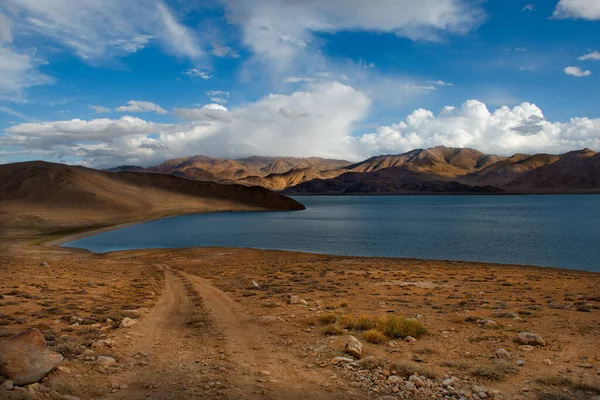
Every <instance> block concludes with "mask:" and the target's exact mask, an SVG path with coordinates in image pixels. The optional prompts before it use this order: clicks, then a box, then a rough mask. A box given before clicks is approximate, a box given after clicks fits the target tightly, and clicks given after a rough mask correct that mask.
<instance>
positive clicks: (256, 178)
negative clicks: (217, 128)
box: [120, 146, 600, 194]
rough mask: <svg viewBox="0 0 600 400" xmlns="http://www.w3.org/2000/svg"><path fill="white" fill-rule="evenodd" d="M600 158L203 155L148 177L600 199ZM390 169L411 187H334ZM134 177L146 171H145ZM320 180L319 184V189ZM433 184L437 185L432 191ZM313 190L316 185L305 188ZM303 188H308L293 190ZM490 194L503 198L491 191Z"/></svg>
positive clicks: (414, 153)
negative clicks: (573, 195) (594, 196)
mask: <svg viewBox="0 0 600 400" xmlns="http://www.w3.org/2000/svg"><path fill="white" fill-rule="evenodd" d="M597 154H598V153H596V152H594V151H592V150H589V149H583V150H579V151H573V152H569V153H566V154H561V155H553V154H515V155H513V156H511V157H503V156H498V155H494V154H486V153H483V152H481V151H478V150H475V149H470V148H453V147H445V146H438V147H433V148H430V149H415V150H411V151H409V152H406V153H402V154H395V155H380V156H375V157H371V158H369V159H367V160H364V161H361V162H358V163H354V164H351V163H349V162H347V161H343V160H328V159H322V158H316V157H311V158H293V157H248V158H244V159H239V160H227V159H215V158H211V157H206V156H202V155H199V156H193V157H185V158H181V159H174V160H169V161H166V162H164V163H162V164H160V165H157V166H155V167H150V168H146V169H144V171H146V172H158V173H166V174H174V175H177V176H181V177H184V178H187V179H195V180H202V181H214V182H221V183H238V184H242V185H247V186H262V187H265V188H268V189H271V190H277V191H284V190H285V191H286V193H305V192H306V191H309V192H311V193H320V194H326V193H329V190H332V189H328V188H327V187H328V186H329V185H328V184H326V183H324V182H323V181H327V180H334V181H331V182H329V183H330V184H331V187H336V188H337V189H336V191H338V192H339V190H338V189H340V188H339V187H338V185H339V184H340V182H342V181H343V182H347V183H348V184H350V182H354V183H352V184H356V181H359V180H360V181H362V182H363V184H366V182H369V185H370V186H369V185H367V186H369V187H371V190H373V191H375V192H377V193H404V192H406V191H407V190H408V189H407V188H408V186H412V187H413V189H415V190H416V188H417V187H420V189H419V190H417V191H420V192H424V193H425V192H434V193H450V191H449V190H448V189H449V188H450V186H448V185H447V184H442V183H441V182H454V183H453V184H452V185H451V186H452V188H453V190H458V191H459V192H484V193H499V192H516V193H546V192H547V193H580V192H581V193H590V192H591V193H595V192H600V184H599V183H598V172H597V163H598V158H597V157H596V156H597ZM552 166H553V167H552ZM120 168H122V169H123V168H125V169H127V168H128V167H120ZM391 168H401V169H402V170H403V171H404V172H402V173H401V174H400V175H401V176H402V179H403V181H402V182H404V183H401V182H400V181H399V180H398V179H399V177H398V173H399V172H398V171H390V172H388V173H385V174H379V175H369V176H364V177H362V178H360V179H359V177H357V176H354V177H351V178H350V177H349V176H348V177H345V178H343V179H337V180H335V179H336V178H337V177H340V176H342V175H346V174H369V173H373V172H377V171H383V170H387V169H391ZM127 170H132V171H139V167H131V168H130V169H127ZM406 171H411V172H413V173H415V174H417V175H411V176H410V183H409V182H408V181H406V179H408V175H407V172H406ZM417 179H420V181H421V183H420V184H417ZM316 180H318V182H313V181H316ZM434 181H435V182H438V183H437V184H436V185H434V186H432V182H434ZM306 182H313V184H312V185H304V184H305V183H306ZM375 182H378V183H377V185H378V188H375V187H374V186H372V185H375ZM425 182H427V184H425ZM456 184H461V185H462V186H459V185H456ZM298 185H304V186H301V187H298V188H295V189H294V190H291V189H292V188H294V187H296V186H298ZM407 185H408V186H407ZM490 187H494V188H497V189H501V190H500V191H497V190H490V189H489V188H490ZM317 188H321V189H319V190H317ZM385 188H387V189H385ZM482 188H487V189H482ZM340 190H341V189H340ZM346 190H354V189H350V188H348V187H347V188H346V189H344V190H341V193H350V192H347V191H346ZM365 190H366V189H365ZM409 191H413V190H409Z"/></svg>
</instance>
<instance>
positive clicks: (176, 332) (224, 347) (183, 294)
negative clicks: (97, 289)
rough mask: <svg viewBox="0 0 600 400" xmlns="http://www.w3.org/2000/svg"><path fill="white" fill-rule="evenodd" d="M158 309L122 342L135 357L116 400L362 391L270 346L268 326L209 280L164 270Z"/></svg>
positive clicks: (335, 395)
mask: <svg viewBox="0 0 600 400" xmlns="http://www.w3.org/2000/svg"><path fill="white" fill-rule="evenodd" d="M159 267H161V268H162V269H163V271H164V273H165V290H164V292H163V294H162V296H161V298H160V300H159V301H158V303H157V305H156V306H155V307H154V308H153V309H152V310H151V311H150V312H149V313H148V314H147V315H145V316H144V317H143V318H141V320H140V322H139V323H137V324H136V325H135V326H134V327H132V328H129V329H127V330H126V331H125V332H120V333H119V334H118V335H117V336H116V337H115V339H114V340H115V341H116V342H117V346H118V347H119V348H120V349H122V350H123V352H127V353H129V356H130V357H131V358H130V359H129V362H128V364H129V365H130V367H131V368H130V369H128V370H126V371H124V372H123V373H121V374H119V375H117V376H115V377H113V379H112V381H113V382H114V384H113V386H114V387H115V388H116V390H117V391H116V393H114V394H113V395H112V396H111V397H109V398H111V399H139V398H150V399H167V398H168V399H178V398H189V397H190V396H192V397H193V398H198V397H205V398H216V397H217V398H219V397H220V398H227V399H281V398H287V399H306V398H311V399H349V398H360V397H361V395H360V394H359V393H358V392H355V391H352V390H349V389H348V388H347V387H344V385H341V384H340V385H335V384H333V383H332V381H331V379H329V377H327V376H323V375H322V374H320V373H318V372H317V371H315V370H311V369H310V368H307V367H306V365H305V363H303V362H302V361H301V360H298V359H297V358H296V357H295V356H294V355H292V354H288V353H286V352H285V351H282V349H281V348H280V347H279V348H275V346H273V345H272V344H271V343H270V340H271V338H270V337H269V333H268V330H267V328H266V327H265V326H264V325H263V324H262V323H261V322H260V321H252V320H250V319H248V317H247V314H246V313H245V312H244V309H243V308H242V306H241V305H239V304H236V303H235V302H234V301H233V300H232V299H231V298H230V297H229V296H228V295H227V294H226V293H224V292H223V291H221V290H219V289H218V288H216V287H214V286H213V285H211V284H210V283H208V282H207V281H206V280H204V279H201V278H199V277H197V276H194V275H190V274H185V273H182V272H179V271H176V270H173V269H171V268H170V267H169V266H167V265H160V266H159Z"/></svg>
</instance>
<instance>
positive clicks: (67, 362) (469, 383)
mask: <svg viewBox="0 0 600 400" xmlns="http://www.w3.org/2000/svg"><path fill="white" fill-rule="evenodd" d="M0 250H1V252H2V255H3V257H2V258H0V340H4V342H0V350H2V349H5V350H4V351H3V352H2V351H0V359H2V357H8V356H7V354H9V353H10V352H9V351H8V350H6V349H7V348H8V347H6V346H7V344H9V345H10V348H11V349H12V350H11V351H14V349H16V345H14V343H17V342H11V341H10V340H11V337H12V336H13V335H14V334H17V333H19V332H23V331H25V330H28V329H31V328H35V329H37V330H39V332H41V334H42V335H43V336H44V337H45V339H46V341H47V345H48V348H49V350H51V351H52V352H56V353H59V354H61V355H62V357H63V358H64V359H63V360H62V362H60V363H58V366H57V367H56V368H54V369H52V371H51V372H49V373H48V375H47V376H46V377H45V378H43V379H42V380H41V381H40V382H38V383H33V384H21V385H17V384H15V383H22V382H19V381H18V378H14V377H13V379H12V380H8V379H5V378H0V399H4V398H6V399H28V398H40V399H64V400H73V399H75V398H79V399H138V398H151V399H183V398H186V399H188V398H207V399H208V398H210V399H212V398H221V399H277V398H288V399H306V398H316V399H320V398H322V399H363V398H381V399H390V400H391V399H433V398H440V399H443V398H447V399H461V398H462V399H488V398H493V399H544V400H551V399H594V398H597V396H598V395H600V347H599V346H598V345H599V344H600V274H595V273H587V272H581V271H570V270H559V269H550V268H536V267H523V266H503V265H493V264H481V263H463V262H449V261H446V262H443V261H424V260H401V259H383V258H357V257H336V256H326V255H313V254H302V253H291V252H280V251H259V250H249V249H223V248H196V249H181V250H143V251H131V252H116V253H109V254H94V253H89V252H85V251H77V250H67V249H60V248H54V247H43V246H39V245H30V244H25V243H22V242H14V243H10V244H8V243H7V244H4V245H0ZM524 332H527V333H524ZM31 335H33V334H31ZM352 338H354V339H352ZM3 345H4V346H5V347H2V346H3ZM36 346H37V345H36ZM42 347H43V345H42ZM36 348H37V347H36ZM40 351H42V350H40ZM46 351H47V350H46ZM48 353H50V352H48ZM50 361H52V360H50Z"/></svg>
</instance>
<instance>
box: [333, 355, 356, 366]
mask: <svg viewBox="0 0 600 400" xmlns="http://www.w3.org/2000/svg"><path fill="white" fill-rule="evenodd" d="M353 361H354V359H352V358H348V357H334V358H332V359H331V364H333V365H339V364H346V363H351V362H353Z"/></svg>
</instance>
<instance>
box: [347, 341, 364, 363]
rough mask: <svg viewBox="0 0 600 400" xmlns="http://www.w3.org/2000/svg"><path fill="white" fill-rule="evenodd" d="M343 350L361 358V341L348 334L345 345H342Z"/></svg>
mask: <svg viewBox="0 0 600 400" xmlns="http://www.w3.org/2000/svg"><path fill="white" fill-rule="evenodd" d="M344 351H345V352H346V353H348V354H350V355H351V356H354V357H356V358H361V357H362V353H363V345H362V343H361V342H360V341H359V340H358V339H357V338H355V337H354V336H349V337H348V341H347V342H346V345H345V346H344Z"/></svg>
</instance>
